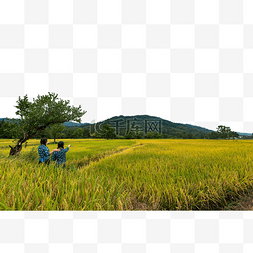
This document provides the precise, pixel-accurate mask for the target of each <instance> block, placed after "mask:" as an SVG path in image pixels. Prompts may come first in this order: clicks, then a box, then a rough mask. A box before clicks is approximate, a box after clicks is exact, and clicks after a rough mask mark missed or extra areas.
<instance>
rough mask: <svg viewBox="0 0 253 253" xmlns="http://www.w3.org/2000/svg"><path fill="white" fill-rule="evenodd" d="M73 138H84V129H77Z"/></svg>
mask: <svg viewBox="0 0 253 253" xmlns="http://www.w3.org/2000/svg"><path fill="white" fill-rule="evenodd" d="M73 137H74V138H75V139H81V138H83V129H82V128H77V129H76V130H75V131H74V133H73Z"/></svg>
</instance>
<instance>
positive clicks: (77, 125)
mask: <svg viewBox="0 0 253 253" xmlns="http://www.w3.org/2000/svg"><path fill="white" fill-rule="evenodd" d="M89 124H90V123H81V124H80V123H76V122H70V121H69V122H65V123H63V125H64V126H65V127H83V126H85V125H89Z"/></svg>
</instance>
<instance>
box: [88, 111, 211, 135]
mask: <svg viewBox="0 0 253 253" xmlns="http://www.w3.org/2000/svg"><path fill="white" fill-rule="evenodd" d="M104 124H110V125H111V127H113V128H114V129H115V132H116V134H119V135H125V134H126V133H127V132H129V131H133V132H135V133H137V132H139V133H140V132H143V133H144V134H147V133H148V132H152V133H155V132H158V133H163V134H167V135H170V136H173V137H174V136H180V135H189V134H192V135H193V137H199V136H200V135H206V134H208V133H210V132H212V130H209V129H206V128H203V127H199V126H194V125H190V124H181V123H174V122H171V121H169V120H164V119H162V118H160V117H155V116H149V115H134V116H123V115H120V116H115V117H112V118H109V119H106V120H104V121H100V122H98V123H95V124H90V125H87V126H85V128H86V127H91V129H92V130H93V131H95V130H96V131H98V132H99V131H100V129H101V126H102V125H104ZM130 129H131V130H130Z"/></svg>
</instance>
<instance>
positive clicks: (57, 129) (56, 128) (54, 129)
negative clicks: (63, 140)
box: [48, 123, 65, 143]
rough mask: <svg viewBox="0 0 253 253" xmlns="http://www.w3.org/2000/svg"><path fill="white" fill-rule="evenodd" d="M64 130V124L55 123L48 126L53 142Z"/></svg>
mask: <svg viewBox="0 0 253 253" xmlns="http://www.w3.org/2000/svg"><path fill="white" fill-rule="evenodd" d="M64 130H65V126H64V125H63V124H60V123H56V124H53V125H51V126H49V127H48V131H49V133H50V137H51V138H53V139H54V143H55V140H56V138H57V135H59V134H61V133H62V132H63V131H64Z"/></svg>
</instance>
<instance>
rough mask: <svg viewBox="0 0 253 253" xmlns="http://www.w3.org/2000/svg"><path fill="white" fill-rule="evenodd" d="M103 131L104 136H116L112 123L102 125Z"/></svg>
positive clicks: (110, 137)
mask: <svg viewBox="0 0 253 253" xmlns="http://www.w3.org/2000/svg"><path fill="white" fill-rule="evenodd" d="M101 129H102V131H101V133H100V135H101V137H102V138H105V139H107V140H108V139H114V138H115V137H116V134H115V131H114V129H113V128H112V127H111V126H110V124H106V125H103V126H102V127H101Z"/></svg>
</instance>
